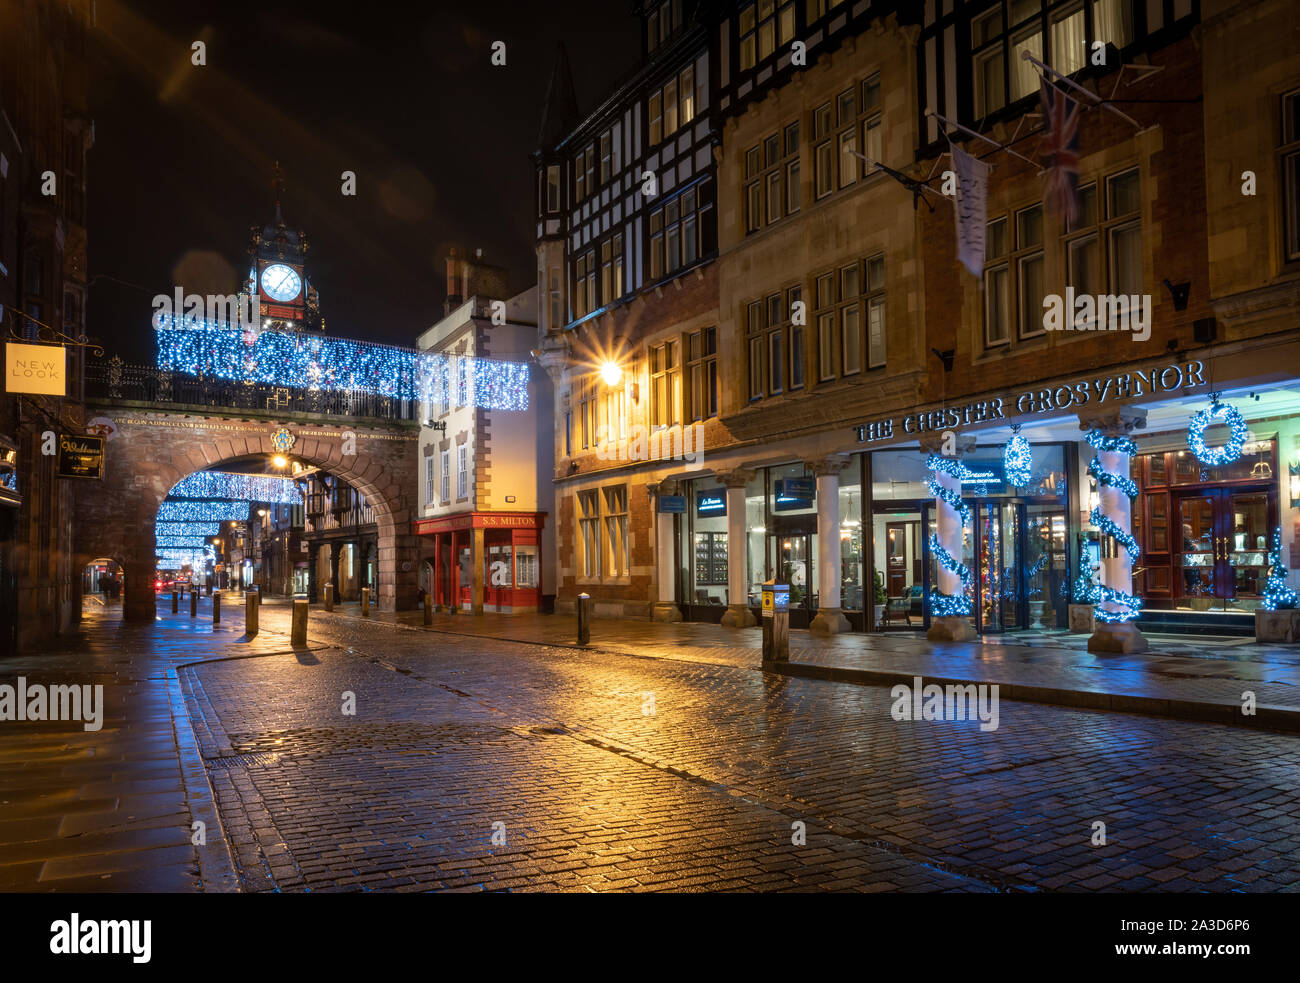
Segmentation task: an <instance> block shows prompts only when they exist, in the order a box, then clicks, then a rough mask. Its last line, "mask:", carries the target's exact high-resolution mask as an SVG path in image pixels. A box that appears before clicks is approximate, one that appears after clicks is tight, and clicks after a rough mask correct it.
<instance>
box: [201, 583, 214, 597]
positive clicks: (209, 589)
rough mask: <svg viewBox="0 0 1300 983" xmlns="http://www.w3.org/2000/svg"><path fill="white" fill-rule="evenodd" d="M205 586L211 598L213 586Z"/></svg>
mask: <svg viewBox="0 0 1300 983" xmlns="http://www.w3.org/2000/svg"><path fill="white" fill-rule="evenodd" d="M203 586H204V587H205V588H206V589H207V592H208V597H211V596H212V585H211V584H204V585H203Z"/></svg>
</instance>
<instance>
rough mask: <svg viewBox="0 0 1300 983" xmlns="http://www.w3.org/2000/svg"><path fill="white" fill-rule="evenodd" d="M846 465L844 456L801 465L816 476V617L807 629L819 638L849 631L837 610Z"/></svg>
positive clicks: (845, 621) (847, 621)
mask: <svg viewBox="0 0 1300 983" xmlns="http://www.w3.org/2000/svg"><path fill="white" fill-rule="evenodd" d="M848 463H849V456H848V455H847V454H832V455H830V456H828V457H824V458H821V459H819V460H816V461H808V462H807V463H806V464H805V467H806V468H807V469H808V470H809V471H811V472H812V473H813V474H815V475H816V476H817V616H816V617H815V618H813V620H812V623H811V624H809V625H808V630H809V631H815V632H817V633H818V634H822V635H834V634H838V633H839V632H842V631H848V630H849V619H848V618H846V617H844V614H843V612H842V611H841V610H840V472H841V471H843V470H844V468H845V466H846V465H847V464H848ZM809 586H811V585H809Z"/></svg>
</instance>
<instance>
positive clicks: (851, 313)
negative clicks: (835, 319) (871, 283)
mask: <svg viewBox="0 0 1300 983" xmlns="http://www.w3.org/2000/svg"><path fill="white" fill-rule="evenodd" d="M861 272H862V270H861V268H860V267H859V266H858V264H857V263H853V264H852V265H850V266H845V267H843V268H842V269H841V270H840V272H839V279H840V299H841V301H843V303H841V304H840V305H839V308H838V311H839V324H840V341H841V343H842V351H841V355H842V358H841V361H840V364H841V365H842V366H843V374H844V375H846V376H848V375H856V374H857V373H859V372H861V371H862V309H861V307H860V306H859V303H858V296H859V294H861V292H862V284H861Z"/></svg>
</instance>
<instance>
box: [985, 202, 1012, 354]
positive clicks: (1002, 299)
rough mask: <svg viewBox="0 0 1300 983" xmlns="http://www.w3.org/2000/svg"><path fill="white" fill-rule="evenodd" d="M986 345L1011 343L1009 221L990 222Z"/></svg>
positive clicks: (1002, 219) (987, 244)
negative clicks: (1008, 260) (1008, 256)
mask: <svg viewBox="0 0 1300 983" xmlns="http://www.w3.org/2000/svg"><path fill="white" fill-rule="evenodd" d="M984 252H985V258H984V343H985V344H986V345H987V346H989V347H990V348H992V347H994V346H996V345H1005V344H1006V343H1007V342H1008V341H1010V340H1011V310H1010V306H1009V305H1010V290H1011V269H1010V267H1009V266H1008V263H1007V254H1008V243H1007V220H1006V219H1005V218H1000V219H998V220H997V221H994V222H990V223H989V225H988V233H987V235H986V237H985V246H984Z"/></svg>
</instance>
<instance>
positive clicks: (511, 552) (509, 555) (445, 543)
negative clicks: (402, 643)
mask: <svg viewBox="0 0 1300 983" xmlns="http://www.w3.org/2000/svg"><path fill="white" fill-rule="evenodd" d="M545 521H546V513H545V512H462V513H460V514H458V515H449V516H445V517H440V518H436V519H416V520H415V532H416V534H417V535H420V536H430V537H432V539H433V558H432V565H433V571H432V576H431V577H430V582H431V584H432V592H433V602H434V604H435V605H437V607H438V609H439V610H448V609H450V608H455V609H457V610H461V611H471V612H478V611H501V612H505V613H507V614H509V613H522V612H525V611H539V610H541V606H542V565H541V537H542V526H543V524H544V523H545ZM476 593H477V594H478V596H477V597H476V596H475V595H476Z"/></svg>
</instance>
